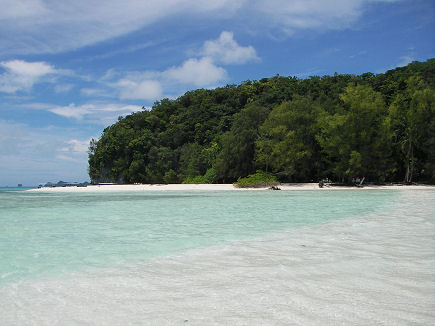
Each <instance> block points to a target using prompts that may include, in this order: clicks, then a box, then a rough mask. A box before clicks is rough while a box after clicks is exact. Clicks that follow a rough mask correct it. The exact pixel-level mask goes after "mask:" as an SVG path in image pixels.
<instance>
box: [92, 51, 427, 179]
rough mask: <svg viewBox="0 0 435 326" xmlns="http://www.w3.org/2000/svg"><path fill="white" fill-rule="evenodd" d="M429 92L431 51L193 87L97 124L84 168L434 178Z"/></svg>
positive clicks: (115, 172)
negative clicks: (404, 60)
mask: <svg viewBox="0 0 435 326" xmlns="http://www.w3.org/2000/svg"><path fill="white" fill-rule="evenodd" d="M434 102H435V59H430V60H428V61H426V62H413V63H411V64H409V65H408V66H406V67H401V68H397V69H394V70H390V71H387V72H386V73H385V74H378V75H374V74H371V73H365V74H362V75H360V76H356V75H348V74H343V75H338V74H335V75H334V76H324V77H317V76H316V77H310V78H308V79H297V78H295V77H281V76H278V75H277V76H275V77H272V78H264V79H261V80H259V81H246V82H243V83H242V84H240V85H228V86H226V87H223V88H217V89H214V90H205V89H199V90H195V91H191V92H187V93H186V94H184V95H183V96H181V97H179V98H178V99H176V100H169V99H163V100H161V101H159V102H156V103H155V104H154V106H153V108H152V109H151V110H150V111H147V110H142V111H140V112H136V113H133V114H131V115H129V116H127V117H125V118H122V117H120V118H119V120H118V122H116V123H115V124H113V125H112V126H109V127H107V128H106V129H105V130H104V132H103V134H102V136H101V138H100V139H99V140H92V141H91V144H90V147H89V175H90V177H91V180H92V182H94V183H97V182H118V183H135V182H141V183H222V182H225V183H230V182H235V181H236V180H238V181H239V182H240V181H241V182H242V183H243V182H245V180H248V181H247V182H249V180H253V179H255V178H257V177H258V178H260V179H258V180H259V181H261V178H262V177H265V176H269V175H273V176H275V177H276V178H277V179H276V180H279V181H281V182H296V181H298V182H303V181H317V180H319V179H322V178H326V177H328V178H329V179H332V180H335V181H338V182H350V180H352V177H357V176H359V177H363V176H365V177H366V180H367V181H369V182H383V181H405V182H412V181H421V182H431V183H434V182H435V118H434V117H435V114H434ZM258 170H262V171H265V173H260V172H257V173H255V171H258ZM250 175H253V176H250ZM246 176H250V177H248V178H247V179H244V178H245V177H246Z"/></svg>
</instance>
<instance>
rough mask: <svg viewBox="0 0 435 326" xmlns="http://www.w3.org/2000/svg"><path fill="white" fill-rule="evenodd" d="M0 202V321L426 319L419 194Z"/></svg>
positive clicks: (429, 264) (423, 216)
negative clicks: (0, 278) (0, 274)
mask: <svg viewBox="0 0 435 326" xmlns="http://www.w3.org/2000/svg"><path fill="white" fill-rule="evenodd" d="M0 195H1V196H0V203H1V205H2V206H0V207H1V208H2V209H1V210H0V217H1V230H2V231H1V233H0V234H1V242H0V243H1V244H0V254H1V255H2V256H1V269H2V276H3V280H2V282H3V284H2V285H0V321H2V323H1V324H2V325H3V324H4V325H65V324H68V325H87V324H89V325H95V324H99V325H181V324H184V325H185V324H190V325H367V324H382V325H410V324H412V325H431V324H433V323H434V321H435V315H434V313H433V312H432V310H433V309H431V308H433V307H434V306H435V299H434V297H435V284H434V282H435V272H434V271H435V240H434V234H435V232H434V231H435V204H434V200H433V199H434V198H435V192H434V191H431V190H427V191H404V192H400V191H363V192H361V191H343V192H342V191H334V192H319V191H317V192H316V191H314V192H310V191H304V192H293V191H292V192H243V193H241V192H226V193H219V192H216V193H214V192H211V193H195V192H193V193H179V192H174V193H164V194H162V193H158V194H156V193H147V194H145V193H127V194H125V193H124V194H94V195H92V194H39V193H38V194H34V193H32V194H29V193H19V194H16V193H15V194H4V193H2V194H0ZM5 198H6V199H5ZM29 211H31V212H33V213H32V214H29ZM35 253H37V254H38V255H36V256H35ZM5 262H6V263H5Z"/></svg>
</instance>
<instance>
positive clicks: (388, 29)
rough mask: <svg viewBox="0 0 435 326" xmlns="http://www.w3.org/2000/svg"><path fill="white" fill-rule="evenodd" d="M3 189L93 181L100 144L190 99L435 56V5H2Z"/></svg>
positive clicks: (365, 0) (295, 0)
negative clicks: (202, 92) (96, 143)
mask: <svg viewBox="0 0 435 326" xmlns="http://www.w3.org/2000/svg"><path fill="white" fill-rule="evenodd" d="M0 7H1V8H2V11H1V12H0V186H16V185H17V184H18V183H21V184H24V185H28V186H34V185H38V184H41V183H42V184H44V183H46V182H48V181H51V182H57V181H59V180H63V181H79V182H83V181H87V180H89V176H88V171H87V168H88V164H87V150H88V144H89V141H90V139H91V138H96V139H97V138H99V137H100V136H101V134H102V132H103V130H104V128H105V127H107V126H109V125H111V124H112V123H114V122H115V121H116V120H117V118H118V117H119V116H125V115H128V114H130V113H132V112H136V111H140V110H142V108H143V107H144V108H145V109H150V108H151V107H152V105H153V103H154V102H155V101H158V100H161V99H163V98H170V99H175V98H177V97H179V96H180V95H182V94H184V93H185V92H186V91H189V90H193V89H197V88H209V89H210V88H215V87H220V86H225V85H227V84H237V83H240V82H242V81H246V80H259V79H261V78H264V77H272V76H274V75H276V74H279V75H281V76H296V77H298V78H308V77H309V76H323V75H330V74H334V73H335V72H337V73H351V74H361V73H365V72H373V73H383V72H385V71H387V70H389V69H394V68H396V67H400V66H404V65H406V64H408V63H410V62H412V61H426V60H427V59H429V58H433V57H435V2H434V1H433V0H263V1H261V0H249V1H248V0H214V1H209V0H147V1H143V0H122V1H121V0H104V1H103V0H86V1H84V0H75V1H57V0H20V1H17V0H0Z"/></svg>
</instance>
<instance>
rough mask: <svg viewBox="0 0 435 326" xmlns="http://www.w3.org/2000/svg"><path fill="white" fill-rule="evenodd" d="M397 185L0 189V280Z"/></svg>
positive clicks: (233, 232)
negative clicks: (138, 190) (234, 189)
mask: <svg viewBox="0 0 435 326" xmlns="http://www.w3.org/2000/svg"><path fill="white" fill-rule="evenodd" d="M397 195H398V193H397V192H386V191H370V192H353V191H351V192H346V191H338V192H316V191H313V192H311V191H305V192H207V193H198V192H191V193H182V192H168V193H161V192H159V193H104V194H100V193H97V194H92V193H84V194H83V193H33V192H32V193H29V192H24V191H10V190H6V191H1V192H0V284H1V283H5V282H15V281H19V280H22V279H26V278H34V277H43V276H47V275H50V274H58V273H65V272H69V271H75V270H82V269H88V268H100V267H108V266H114V265H122V264H125V263H129V262H135V261H144V260H147V259H150V258H153V257H158V256H165V255H170V254H174V253H178V252H182V251H185V250H188V249H193V248H199V247H207V246H212V245H217V244H220V243H224V242H225V241H231V240H239V239H249V238H252V237H257V236H261V235H264V234H268V233H272V232H276V231H282V230H286V229H289V228H294V227H300V226H304V225H312V224H319V223H325V222H327V221H330V220H335V219H342V218H349V217H352V216H356V215H359V214H361V213H364V214H366V213H368V212H372V211H375V210H379V209H383V208H385V207H386V206H388V205H390V204H391V202H392V201H394V198H395V197H397Z"/></svg>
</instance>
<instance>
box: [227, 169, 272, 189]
mask: <svg viewBox="0 0 435 326" xmlns="http://www.w3.org/2000/svg"><path fill="white" fill-rule="evenodd" d="M277 185H279V182H278V179H277V178H276V177H275V176H274V175H273V174H270V173H266V172H263V171H260V170H257V172H256V173H254V174H250V175H248V176H247V177H245V178H238V179H237V182H236V183H235V184H234V186H236V187H240V188H262V187H271V186H277Z"/></svg>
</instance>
